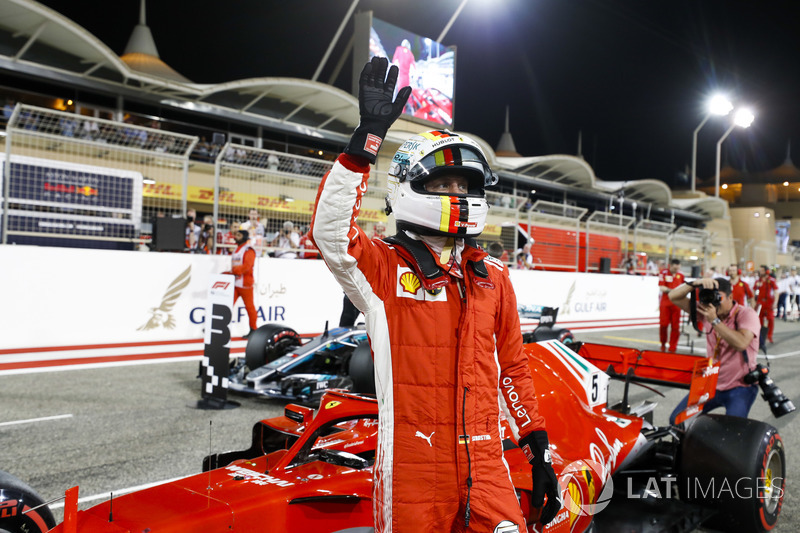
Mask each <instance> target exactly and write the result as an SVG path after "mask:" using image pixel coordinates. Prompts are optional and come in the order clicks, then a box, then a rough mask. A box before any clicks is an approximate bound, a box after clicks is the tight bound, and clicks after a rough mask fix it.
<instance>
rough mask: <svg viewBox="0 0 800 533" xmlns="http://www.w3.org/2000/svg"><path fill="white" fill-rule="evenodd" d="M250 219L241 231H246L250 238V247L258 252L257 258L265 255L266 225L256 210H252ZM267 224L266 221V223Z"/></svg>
mask: <svg viewBox="0 0 800 533" xmlns="http://www.w3.org/2000/svg"><path fill="white" fill-rule="evenodd" d="M248 216H249V218H248V219H247V220H246V221H245V222H244V224H242V226H241V229H243V230H246V231H247V232H248V235H249V236H250V246H252V247H253V249H254V250H255V251H256V255H257V256H259V257H260V256H262V255H264V235H265V234H266V231H265V230H264V224H263V223H262V221H261V217H260V216H259V215H258V211H257V210H256V209H251V210H250V213H249V215H248ZM264 222H266V220H265V221H264Z"/></svg>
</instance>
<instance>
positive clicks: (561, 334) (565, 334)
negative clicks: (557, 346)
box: [555, 329, 575, 344]
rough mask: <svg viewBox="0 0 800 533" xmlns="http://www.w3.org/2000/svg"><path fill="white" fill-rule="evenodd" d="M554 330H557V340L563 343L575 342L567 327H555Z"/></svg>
mask: <svg viewBox="0 0 800 533" xmlns="http://www.w3.org/2000/svg"><path fill="white" fill-rule="evenodd" d="M555 331H557V332H558V340H560V341H561V342H563V343H564V344H572V343H573V342H575V335H573V334H572V332H571V331H570V330H568V329H556V330H555Z"/></svg>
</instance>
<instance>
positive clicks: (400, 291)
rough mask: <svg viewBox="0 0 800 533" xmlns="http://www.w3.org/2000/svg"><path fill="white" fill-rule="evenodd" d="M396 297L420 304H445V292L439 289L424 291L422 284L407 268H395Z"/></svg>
mask: <svg viewBox="0 0 800 533" xmlns="http://www.w3.org/2000/svg"><path fill="white" fill-rule="evenodd" d="M397 296H398V297H400V298H411V299H413V300H418V301H420V302H446V301H447V291H444V290H442V289H441V288H437V289H433V290H430V291H426V290H424V288H423V287H422V282H421V281H420V280H419V278H418V277H417V275H416V274H415V273H414V272H413V271H412V270H411V269H410V268H408V267H401V266H398V267H397Z"/></svg>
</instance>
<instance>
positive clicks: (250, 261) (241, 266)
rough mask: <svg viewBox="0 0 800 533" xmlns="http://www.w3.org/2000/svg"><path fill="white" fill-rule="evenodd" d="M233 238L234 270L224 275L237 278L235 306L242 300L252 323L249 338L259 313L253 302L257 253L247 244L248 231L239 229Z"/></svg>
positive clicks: (234, 290)
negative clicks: (234, 245)
mask: <svg viewBox="0 0 800 533" xmlns="http://www.w3.org/2000/svg"><path fill="white" fill-rule="evenodd" d="M233 238H234V240H235V241H236V250H234V252H233V254H232V256H231V265H232V268H231V270H230V272H224V273H225V274H233V275H234V276H235V277H236V280H235V283H234V288H233V303H234V304H235V303H236V301H237V300H238V299H239V298H241V299H242V303H243V304H244V308H245V309H246V310H247V318H248V320H249V322H250V331H249V332H248V333H247V334H246V335H244V337H249V336H250V334H251V333H252V332H253V331H254V330H255V329H256V320H257V319H258V313H257V312H256V306H255V303H254V301H253V286H254V285H255V279H254V278H253V265H254V264H255V262H256V251H255V250H254V249H253V247H252V246H250V244H249V243H248V242H247V240H248V238H249V233H248V232H247V230H243V229H239V230H238V231H236V232H235V233H234V234H233Z"/></svg>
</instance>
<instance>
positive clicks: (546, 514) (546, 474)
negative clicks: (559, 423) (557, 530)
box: [519, 430, 561, 526]
mask: <svg viewBox="0 0 800 533" xmlns="http://www.w3.org/2000/svg"><path fill="white" fill-rule="evenodd" d="M519 447H520V448H522V452H523V453H524V454H525V457H526V458H527V459H528V462H529V463H530V464H531V473H532V475H533V495H532V497H531V505H532V506H533V507H534V508H535V511H536V513H538V512H540V509H541V514H539V523H541V524H542V525H543V526H546V525H547V524H549V523H550V521H552V520H553V518H555V517H556V513H558V511H559V510H560V509H561V499H560V492H561V488H560V486H559V484H558V480H557V479H556V473H555V472H554V471H553V465H552V463H551V462H550V443H549V442H548V440H547V432H546V431H544V430H540V431H534V432H532V433H531V434H530V435H526V436H525V437H523V438H521V439H519ZM545 494H546V495H547V504H545V505H544V508H542V505H543V504H544V496H545ZM536 513H531V516H532V517H533V516H535V515H536Z"/></svg>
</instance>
